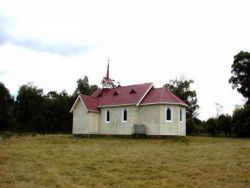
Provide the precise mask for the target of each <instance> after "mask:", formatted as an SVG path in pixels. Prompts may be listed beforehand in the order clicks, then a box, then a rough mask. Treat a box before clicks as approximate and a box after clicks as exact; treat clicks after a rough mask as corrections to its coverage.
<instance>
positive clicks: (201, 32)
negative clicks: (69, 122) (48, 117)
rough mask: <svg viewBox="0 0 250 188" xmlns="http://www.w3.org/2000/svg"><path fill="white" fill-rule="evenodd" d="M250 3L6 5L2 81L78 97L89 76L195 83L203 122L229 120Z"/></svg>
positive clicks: (0, 39)
mask: <svg viewBox="0 0 250 188" xmlns="http://www.w3.org/2000/svg"><path fill="white" fill-rule="evenodd" d="M249 7H250V1H249V0H234V1H230V0H225V1H223V0H220V1H219V0H207V1H204V0H189V1H186V0H174V1H167V0H162V1H159V0H151V1H146V0H142V1H139V0H124V1H119V0H114V1H111V0H105V1H103V0H100V1H97V0H90V1H84V0H79V1H77V0H68V1H62V0H58V1H57V0H53V1H52V0H50V1H49V0H36V1H35V0H22V1H19V0H0V81H1V82H3V83H4V84H5V85H6V87H7V88H9V89H10V92H11V94H13V95H16V93H17V91H18V88H19V86H21V85H22V84H26V83H28V82H30V81H32V82H33V83H34V85H36V86H38V87H39V88H43V89H44V92H45V93H46V92H48V91H51V90H56V91H61V90H63V89H66V90H67V92H68V93H70V94H71V93H72V92H73V91H74V89H75V88H76V80H77V79H78V78H80V77H82V76H84V75H87V76H88V77H89V80H90V83H91V84H98V85H99V84H100V81H101V79H102V77H103V76H104V75H105V73H106V66H107V59H108V58H111V64H110V76H111V77H112V78H114V79H115V80H116V81H119V82H120V83H121V84H122V85H129V84H135V83H145V82H153V83H154V84H155V86H156V87H161V86H162V85H163V84H164V83H166V82H167V81H168V80H169V79H174V78H176V77H180V76H181V75H183V76H185V77H186V78H188V79H193V80H194V82H195V83H194V84H193V89H195V90H196V91H197V94H198V102H199V105H200V107H201V108H200V110H199V113H200V115H199V117H200V118H201V119H207V118H208V117H211V116H215V115H216V109H215V103H220V104H221V105H222V106H223V111H222V112H223V113H229V114H231V113H232V111H233V109H234V108H235V105H241V104H243V102H244V101H243V98H242V96H241V95H240V94H239V93H237V92H236V91H235V90H232V88H231V86H230V84H229V83H228V79H229V78H230V74H231V73H230V71H231V64H232V62H233V56H234V55H236V54H237V53H238V52H239V51H241V50H243V51H250V24H249V23H250V11H249Z"/></svg>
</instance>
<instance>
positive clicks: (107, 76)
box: [106, 59, 110, 79]
mask: <svg viewBox="0 0 250 188" xmlns="http://www.w3.org/2000/svg"><path fill="white" fill-rule="evenodd" d="M109 61H110V59H108V67H107V74H106V78H107V79H109Z"/></svg>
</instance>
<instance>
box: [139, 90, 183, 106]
mask: <svg viewBox="0 0 250 188" xmlns="http://www.w3.org/2000/svg"><path fill="white" fill-rule="evenodd" d="M157 103H166V104H168V103H169V104H181V105H187V104H186V103H185V102H183V101H182V100H181V99H180V98H178V97H177V96H176V95H174V94H173V93H172V92H171V91H169V90H168V89H167V88H165V87H163V88H154V89H152V90H151V91H150V92H149V93H148V94H147V96H146V97H145V98H144V99H143V100H142V102H141V105H146V104H157Z"/></svg>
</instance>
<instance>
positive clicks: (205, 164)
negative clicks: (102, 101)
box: [0, 135, 250, 188]
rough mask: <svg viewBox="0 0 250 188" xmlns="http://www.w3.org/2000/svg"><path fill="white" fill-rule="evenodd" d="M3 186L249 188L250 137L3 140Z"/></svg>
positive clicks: (0, 167)
mask: <svg viewBox="0 0 250 188" xmlns="http://www.w3.org/2000/svg"><path fill="white" fill-rule="evenodd" d="M0 187H1V188H5V187H11V188H12V187H36V188H37V187H38V188H39V187H213V188H216V187H227V188H228V187H232V188H235V187H237V188H239V187H250V139H237V138H212V137H187V138H164V139H130V138H112V137H96V138H76V137H73V136H70V135H33V136H32V135H26V136H14V137H10V138H0Z"/></svg>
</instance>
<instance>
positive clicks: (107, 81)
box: [101, 58, 116, 88]
mask: <svg viewBox="0 0 250 188" xmlns="http://www.w3.org/2000/svg"><path fill="white" fill-rule="evenodd" d="M107 61H108V66H107V74H106V77H103V79H102V82H101V84H102V88H114V87H116V86H115V84H114V80H112V79H111V78H110V77H109V62H110V58H108V60H107Z"/></svg>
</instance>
